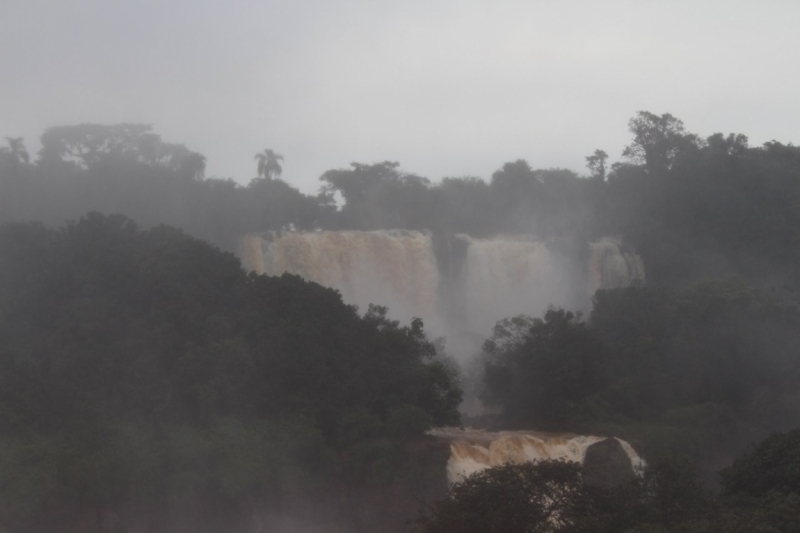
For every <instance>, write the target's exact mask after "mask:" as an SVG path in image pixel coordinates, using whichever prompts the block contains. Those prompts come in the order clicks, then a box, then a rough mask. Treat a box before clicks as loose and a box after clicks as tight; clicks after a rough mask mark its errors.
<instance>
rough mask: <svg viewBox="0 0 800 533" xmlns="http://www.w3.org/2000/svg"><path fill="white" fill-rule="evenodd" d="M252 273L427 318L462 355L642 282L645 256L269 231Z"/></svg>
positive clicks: (391, 233)
mask: <svg viewBox="0 0 800 533" xmlns="http://www.w3.org/2000/svg"><path fill="white" fill-rule="evenodd" d="M239 250H240V251H239V255H240V257H241V259H242V264H243V266H244V267H245V268H246V269H247V270H254V271H256V272H258V273H262V274H269V275H280V274H283V273H284V272H288V273H291V274H297V275H299V276H302V277H303V278H305V279H307V280H309V281H314V282H317V283H319V284H321V285H324V286H326V287H330V288H333V289H336V290H338V291H339V292H340V293H341V294H342V298H343V300H344V301H345V302H346V303H349V304H354V305H357V306H359V307H360V308H361V309H362V310H365V309H366V307H367V305H368V304H370V303H375V304H378V305H385V306H387V307H388V308H389V314H390V316H391V317H392V318H394V319H397V320H401V321H403V322H408V321H409V320H410V319H411V318H412V317H420V318H422V319H423V320H424V322H425V325H426V329H427V330H428V331H429V332H431V333H432V334H434V335H444V336H446V337H447V339H448V348H449V350H450V351H451V352H452V353H455V354H467V355H469V354H470V352H472V351H474V350H475V349H477V348H478V347H479V346H480V342H482V340H483V339H485V338H486V337H487V336H488V335H489V334H490V333H491V328H492V326H494V324H495V323H496V322H497V321H498V320H500V319H502V318H504V317H507V316H513V315H517V314H527V315H531V316H540V315H541V314H542V313H543V312H544V311H545V310H546V309H547V308H548V307H549V306H551V305H553V306H556V307H565V308H569V309H584V310H585V309H588V307H589V301H590V299H591V296H592V294H594V292H595V290H597V289H601V288H618V287H625V286H627V285H630V284H631V283H632V282H633V281H634V280H635V279H643V278H644V268H643V267H642V262H641V259H639V257H638V256H637V255H636V254H634V253H632V252H630V251H627V250H625V249H624V247H623V245H622V244H621V243H620V242H619V241H617V240H614V239H610V238H605V239H602V240H600V241H598V242H595V243H591V244H589V245H588V246H584V248H583V249H582V251H578V252H576V251H574V250H573V251H571V252H570V251H565V250H564V249H563V247H560V246H558V245H557V243H556V244H553V243H545V242H542V241H539V240H536V239H535V238H533V237H532V236H526V235H518V236H499V237H494V238H490V239H475V238H472V237H469V236H467V235H431V234H430V233H426V232H420V231H406V230H384V231H318V232H277V231H275V232H267V233H264V234H259V235H255V234H253V235H247V236H245V237H243V238H242V239H241V240H240V246H239Z"/></svg>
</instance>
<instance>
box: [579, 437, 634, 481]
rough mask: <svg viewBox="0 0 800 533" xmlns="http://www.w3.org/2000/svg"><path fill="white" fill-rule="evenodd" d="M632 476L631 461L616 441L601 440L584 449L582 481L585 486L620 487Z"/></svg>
mask: <svg viewBox="0 0 800 533" xmlns="http://www.w3.org/2000/svg"><path fill="white" fill-rule="evenodd" d="M634 475H635V474H634V472H633V465H632V464H631V459H630V457H628V454H627V453H625V450H624V449H623V447H622V445H621V444H620V443H619V441H618V440H617V439H605V440H601V441H599V442H596V443H594V444H592V445H591V446H589V447H588V448H587V449H586V456H585V457H584V460H583V479H584V483H586V484H587V485H601V486H615V485H620V484H622V483H625V482H627V481H629V480H630V479H631V478H633V476H634Z"/></svg>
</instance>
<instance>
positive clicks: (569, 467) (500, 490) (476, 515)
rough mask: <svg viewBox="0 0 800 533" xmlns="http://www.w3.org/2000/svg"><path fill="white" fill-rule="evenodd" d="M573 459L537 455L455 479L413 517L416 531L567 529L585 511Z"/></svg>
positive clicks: (510, 532) (461, 532)
mask: <svg viewBox="0 0 800 533" xmlns="http://www.w3.org/2000/svg"><path fill="white" fill-rule="evenodd" d="M582 500H583V498H582V484H581V468H580V466H579V465H578V464H577V463H568V462H563V461H542V462H538V463H523V464H518V465H517V464H507V465H503V466H497V467H494V468H490V469H488V470H484V471H483V472H480V473H478V474H475V475H472V476H470V477H469V478H467V479H466V480H465V481H464V482H462V483H459V484H458V485H455V486H454V487H453V488H452V489H451V491H450V495H449V497H448V498H447V499H445V500H442V501H441V502H439V503H438V504H437V505H436V506H435V507H433V508H431V509H430V510H429V512H428V513H425V514H422V515H421V516H420V518H419V520H418V522H417V531H418V532H420V533H451V532H452V533H471V532H476V533H477V532H484V531H504V532H508V533H532V532H550V531H553V532H555V531H571V530H572V528H573V527H574V526H575V522H576V521H577V519H578V516H579V515H580V514H581V513H582V512H585V509H584V506H585V502H584V501H582Z"/></svg>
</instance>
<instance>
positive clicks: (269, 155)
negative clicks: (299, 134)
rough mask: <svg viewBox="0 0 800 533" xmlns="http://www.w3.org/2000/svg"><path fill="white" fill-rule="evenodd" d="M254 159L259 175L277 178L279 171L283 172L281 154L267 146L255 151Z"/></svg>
mask: <svg viewBox="0 0 800 533" xmlns="http://www.w3.org/2000/svg"><path fill="white" fill-rule="evenodd" d="M255 160H256V161H258V175H259V176H260V177H263V178H269V179H272V178H278V177H280V175H281V172H283V167H281V161H283V156H282V155H280V154H277V153H275V152H274V151H273V150H271V149H269V148H266V149H264V151H262V152H259V153H257V154H256V155H255Z"/></svg>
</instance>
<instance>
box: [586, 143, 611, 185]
mask: <svg viewBox="0 0 800 533" xmlns="http://www.w3.org/2000/svg"><path fill="white" fill-rule="evenodd" d="M606 159H608V154H607V153H605V152H604V151H603V150H595V151H594V153H593V154H592V155H589V156H586V166H587V167H588V168H589V171H590V172H591V173H592V177H595V178H600V179H601V180H605V179H606Z"/></svg>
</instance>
